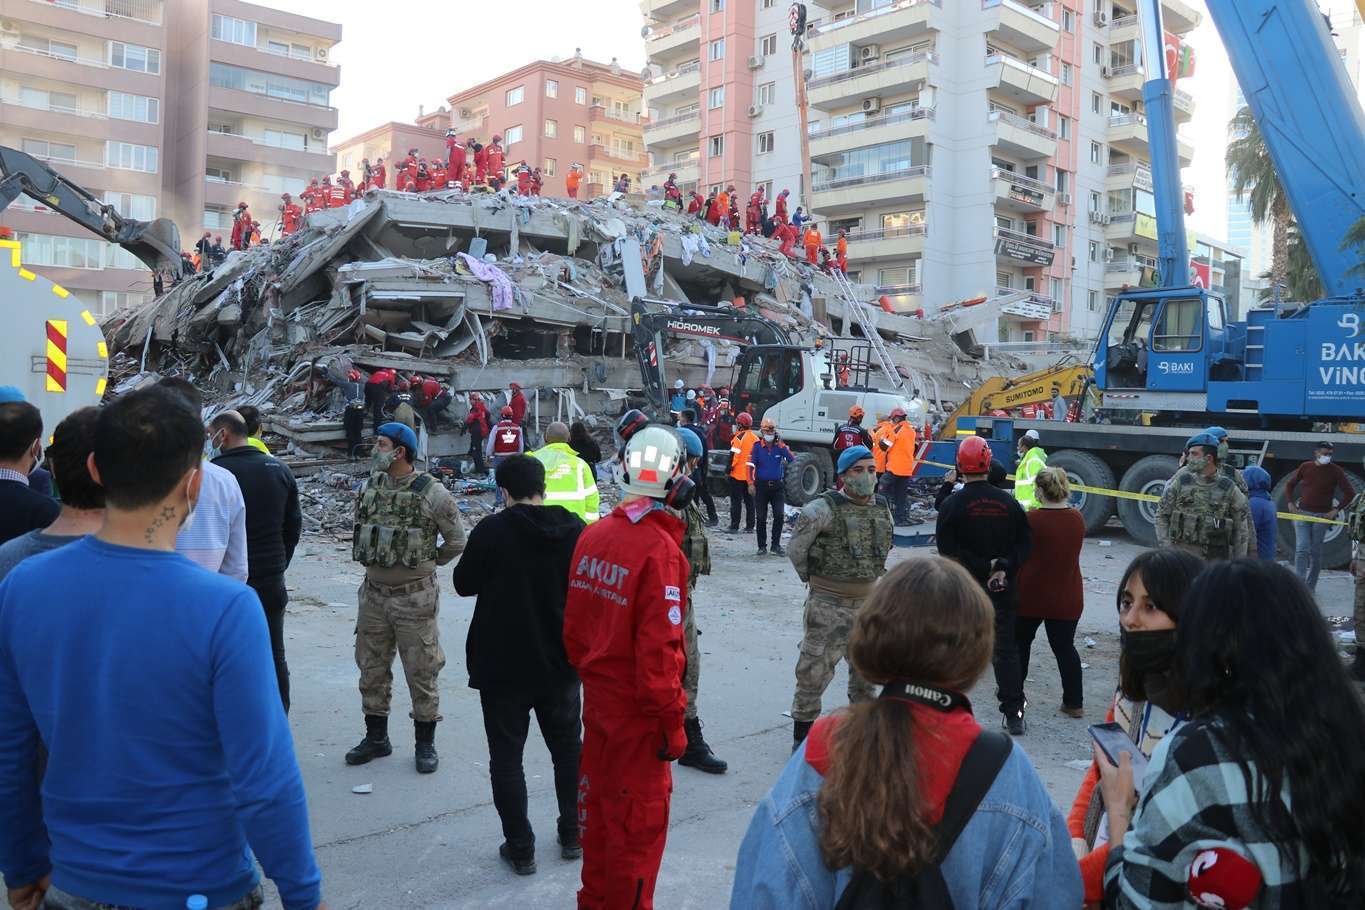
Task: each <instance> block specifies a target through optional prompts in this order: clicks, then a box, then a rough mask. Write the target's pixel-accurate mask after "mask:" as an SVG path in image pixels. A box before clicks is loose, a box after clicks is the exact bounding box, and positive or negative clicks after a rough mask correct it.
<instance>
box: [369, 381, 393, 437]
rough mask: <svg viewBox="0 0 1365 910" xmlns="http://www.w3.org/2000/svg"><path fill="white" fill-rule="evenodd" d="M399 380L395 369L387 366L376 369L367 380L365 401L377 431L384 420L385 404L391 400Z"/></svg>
mask: <svg viewBox="0 0 1365 910" xmlns="http://www.w3.org/2000/svg"><path fill="white" fill-rule="evenodd" d="M397 380H398V377H397V375H396V374H395V373H394V372H393V370H390V369H387V368H386V369H379V370H375V371H374V372H373V373H371V374H370V378H369V379H366V380H365V403H366V404H367V405H369V407H370V419H371V420H372V421H373V423H374V431H375V432H376V433H378V432H379V425H380V424H381V423H383V421H384V405H385V403H386V402H387V401H388V400H389V394H390V393H391V392H392V391H393V389H394V384H395V383H396V382H397Z"/></svg>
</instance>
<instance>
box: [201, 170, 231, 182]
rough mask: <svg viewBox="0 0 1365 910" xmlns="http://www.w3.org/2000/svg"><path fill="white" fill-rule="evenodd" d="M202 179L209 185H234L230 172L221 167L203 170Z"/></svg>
mask: <svg viewBox="0 0 1365 910" xmlns="http://www.w3.org/2000/svg"><path fill="white" fill-rule="evenodd" d="M204 179H205V180H207V181H209V182H210V183H236V182H237V181H235V180H233V179H232V171H229V170H227V169H226V168H221V167H206V168H204Z"/></svg>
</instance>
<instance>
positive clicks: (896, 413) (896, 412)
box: [890, 408, 905, 420]
mask: <svg viewBox="0 0 1365 910" xmlns="http://www.w3.org/2000/svg"><path fill="white" fill-rule="evenodd" d="M904 416H905V408H892V409H891V414H890V417H891V419H892V420H895V419H896V418H897V417H904Z"/></svg>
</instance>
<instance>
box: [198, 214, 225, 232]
mask: <svg viewBox="0 0 1365 910" xmlns="http://www.w3.org/2000/svg"><path fill="white" fill-rule="evenodd" d="M200 223H201V224H203V226H204V228H205V229H207V230H210V231H211V230H214V229H220V230H221V229H222V228H225V227H226V228H230V227H231V226H232V219H231V218H229V217H228V213H227V212H225V211H223V210H222V209H204V217H203V219H202V221H201V222H200Z"/></svg>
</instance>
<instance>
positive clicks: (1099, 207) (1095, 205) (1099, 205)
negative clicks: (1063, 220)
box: [1086, 190, 1104, 212]
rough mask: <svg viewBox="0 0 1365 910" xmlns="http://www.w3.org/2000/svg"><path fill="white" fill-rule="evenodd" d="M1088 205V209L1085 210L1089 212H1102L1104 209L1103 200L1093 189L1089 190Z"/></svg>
mask: <svg viewBox="0 0 1365 910" xmlns="http://www.w3.org/2000/svg"><path fill="white" fill-rule="evenodd" d="M1089 205H1090V207H1089V208H1088V209H1086V211H1090V212H1102V211H1104V201H1103V200H1102V199H1101V198H1100V194H1099V193H1097V192H1095V191H1094V190H1091V191H1090V202H1089Z"/></svg>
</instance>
